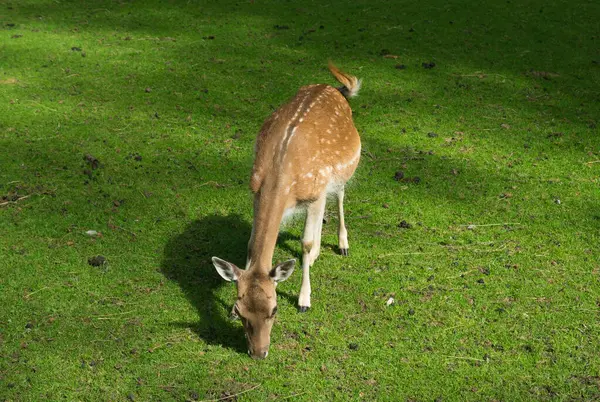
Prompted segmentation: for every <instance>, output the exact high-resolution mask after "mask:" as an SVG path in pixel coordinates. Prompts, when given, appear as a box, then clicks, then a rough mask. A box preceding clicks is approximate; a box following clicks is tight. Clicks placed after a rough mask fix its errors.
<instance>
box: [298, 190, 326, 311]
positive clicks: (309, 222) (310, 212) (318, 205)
mask: <svg viewBox="0 0 600 402" xmlns="http://www.w3.org/2000/svg"><path fill="white" fill-rule="evenodd" d="M325 200H326V197H325V194H323V196H321V198H319V199H318V200H317V201H315V202H313V203H312V204H310V205H309V206H308V209H307V210H306V222H305V223H304V237H303V238H302V287H301V288H300V296H299V297H298V310H299V311H300V312H301V313H303V312H305V311H306V310H308V308H309V307H310V292H311V289H310V265H311V263H312V262H313V261H314V260H313V259H312V257H313V256H314V255H315V254H314V253H315V250H314V248H315V247H319V246H320V242H321V241H320V239H318V238H316V237H317V236H320V230H319V227H320V226H319V225H320V224H321V223H322V221H323V212H324V211H325Z"/></svg>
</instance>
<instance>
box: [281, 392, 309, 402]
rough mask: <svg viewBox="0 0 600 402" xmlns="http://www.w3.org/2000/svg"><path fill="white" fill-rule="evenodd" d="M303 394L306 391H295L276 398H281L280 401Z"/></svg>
mask: <svg viewBox="0 0 600 402" xmlns="http://www.w3.org/2000/svg"><path fill="white" fill-rule="evenodd" d="M304 394H306V391H302V392H297V393H295V394H291V395H288V396H284V397H283V398H277V399H280V400H282V401H283V400H285V399H290V398H295V397H297V396H300V395H304Z"/></svg>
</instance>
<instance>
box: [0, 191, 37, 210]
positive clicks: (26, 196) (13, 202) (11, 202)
mask: <svg viewBox="0 0 600 402" xmlns="http://www.w3.org/2000/svg"><path fill="white" fill-rule="evenodd" d="M29 197H31V194H30V195H24V196H23V197H19V198H17V199H16V200H14V201H5V202H2V203H0V207H3V206H5V205H8V204H16V203H17V202H19V201H21V200H24V199H25V198H29Z"/></svg>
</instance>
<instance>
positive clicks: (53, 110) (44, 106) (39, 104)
mask: <svg viewBox="0 0 600 402" xmlns="http://www.w3.org/2000/svg"><path fill="white" fill-rule="evenodd" d="M26 102H31V103H34V104H36V105H38V106H41V107H43V108H46V109H48V110H50V111H52V112H57V111H58V110H56V109H52V108H51V107H48V106H46V105H42V104H41V103H39V102H36V101H32V100H30V101H26Z"/></svg>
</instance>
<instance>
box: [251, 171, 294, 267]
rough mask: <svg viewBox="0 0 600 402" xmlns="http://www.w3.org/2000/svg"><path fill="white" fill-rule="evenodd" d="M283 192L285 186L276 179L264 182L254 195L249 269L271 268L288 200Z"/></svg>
mask: <svg viewBox="0 0 600 402" xmlns="http://www.w3.org/2000/svg"><path fill="white" fill-rule="evenodd" d="M283 187H285V186H283ZM282 190H283V191H282ZM283 194H285V188H282V185H281V181H278V182H276V183H274V184H272V185H269V184H268V183H264V185H263V186H262V187H261V189H260V191H259V192H258V193H257V194H255V196H254V223H253V226H252V237H251V239H250V244H249V247H248V252H249V256H248V257H249V259H250V266H249V269H253V270H261V271H266V272H268V271H269V270H270V269H271V265H272V263H273V253H274V251H275V245H276V243H277V235H278V234H279V226H280V225H281V220H282V218H283V213H284V211H285V209H286V204H287V201H288V200H287V197H285V196H283Z"/></svg>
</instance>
